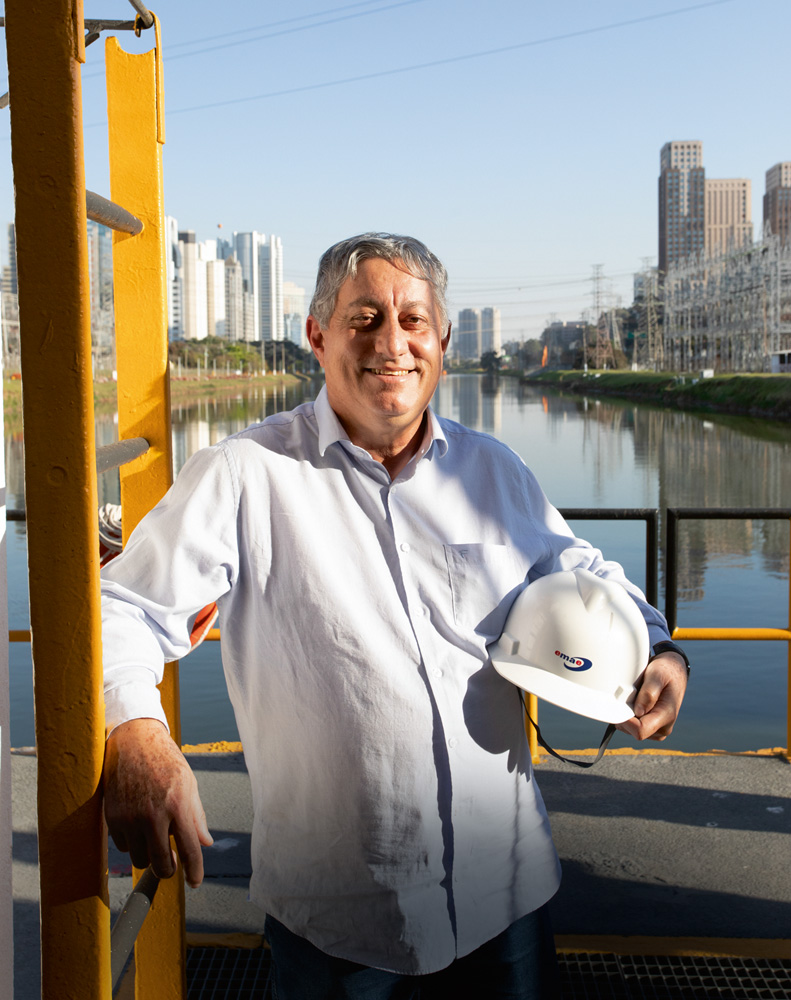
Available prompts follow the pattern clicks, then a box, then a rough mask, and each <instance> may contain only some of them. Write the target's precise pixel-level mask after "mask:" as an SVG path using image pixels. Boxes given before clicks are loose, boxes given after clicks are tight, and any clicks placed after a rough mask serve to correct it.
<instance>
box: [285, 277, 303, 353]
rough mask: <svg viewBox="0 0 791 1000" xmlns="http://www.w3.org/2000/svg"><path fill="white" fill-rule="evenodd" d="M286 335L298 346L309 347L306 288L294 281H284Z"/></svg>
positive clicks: (287, 338)
mask: <svg viewBox="0 0 791 1000" xmlns="http://www.w3.org/2000/svg"><path fill="white" fill-rule="evenodd" d="M283 320H284V324H285V325H284V336H285V338H286V340H290V341H291V342H292V343H293V344H296V345H297V347H302V348H303V349H304V348H307V346H308V343H307V338H306V337H305V289H304V288H300V286H299V285H296V284H294V282H293V281H284V282H283Z"/></svg>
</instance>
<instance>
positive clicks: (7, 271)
mask: <svg viewBox="0 0 791 1000" xmlns="http://www.w3.org/2000/svg"><path fill="white" fill-rule="evenodd" d="M7 234H8V264H6V265H5V267H4V268H3V279H2V290H3V292H4V293H6V294H7V293H8V292H10V293H11V294H12V295H16V294H17V284H16V229H15V227H14V223H13V222H9V223H8V230H7Z"/></svg>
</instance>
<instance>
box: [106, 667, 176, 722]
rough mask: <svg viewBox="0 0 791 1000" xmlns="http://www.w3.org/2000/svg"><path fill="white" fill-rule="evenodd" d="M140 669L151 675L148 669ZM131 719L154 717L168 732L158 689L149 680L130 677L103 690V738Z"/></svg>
mask: <svg viewBox="0 0 791 1000" xmlns="http://www.w3.org/2000/svg"><path fill="white" fill-rule="evenodd" d="M141 670H142V671H144V672H145V674H146V675H147V676H148V677H149V678H150V677H151V671H150V670H146V669H145V668H141ZM130 672H131V671H130ZM135 672H136V673H137V671H135ZM132 719H156V720H157V721H158V722H161V723H162V724H163V725H164V726H165V728H166V729H167V731H168V732H170V726H168V721H167V717H166V716H165V711H164V709H163V708H162V702H161V700H160V697H159V691H158V690H157V688H156V687H155V686H154V685H153V684H152V683H151V681H150V680H142V679H140V680H135V679H130V680H127V681H125V682H124V683H123V684H119V685H118V686H114V687H111V688H108V689H107V690H105V692H104V724H105V739H107V738H108V737H109V736H110V734H111V733H112V731H113V730H114V729H117V728H118V727H119V726H120V725H123V723H124V722H130V721H131V720H132Z"/></svg>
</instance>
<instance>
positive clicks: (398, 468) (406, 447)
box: [339, 412, 428, 480]
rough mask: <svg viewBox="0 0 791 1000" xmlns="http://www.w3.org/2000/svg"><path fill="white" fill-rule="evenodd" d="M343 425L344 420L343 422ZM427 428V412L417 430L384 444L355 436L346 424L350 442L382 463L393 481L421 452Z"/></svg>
mask: <svg viewBox="0 0 791 1000" xmlns="http://www.w3.org/2000/svg"><path fill="white" fill-rule="evenodd" d="M339 419H340V418H339ZM341 423H342V424H343V420H341ZM427 426H428V413H427V412H425V413H424V414H423V416H422V417H421V419H420V422H419V423H418V425H417V428H416V429H415V430H411V431H409V432H406V433H402V434H400V435H398V436H397V437H395V438H394V439H393V440H392V441H387V442H383V441H382V440H381V438H379V439H378V440H373V439H372V440H368V439H367V438H366V437H362V436H360V435H359V434H353V433H352V432H351V431H350V430H349V428H348V427H346V426H345V424H344V429H345V430H346V432H347V434H348V435H349V440H350V441H351V442H352V444H356V445H357V446H358V447H359V448H364V449H365V451H367V452H368V454H369V455H370V456H371V458H373V459H376V461H377V462H381V463H382V465H383V466H384V467H385V469H387V471H388V473H389V475H390V479H391V480H392V479H395V478H396V477H397V476H398V475H399V474H400V473H401V472H403V470H404V469H405V468H406V466H407V465H408V464H409V462H410V461H411V460H412V458H414V456H415V455H416V454H417V453H418V451H419V450H420V446H421V445H422V444H423V438H424V437H425V434H426V428H427Z"/></svg>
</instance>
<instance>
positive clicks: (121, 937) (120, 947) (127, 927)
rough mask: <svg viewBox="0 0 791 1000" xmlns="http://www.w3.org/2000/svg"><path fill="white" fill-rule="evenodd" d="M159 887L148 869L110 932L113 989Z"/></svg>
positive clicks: (157, 880)
mask: <svg viewBox="0 0 791 1000" xmlns="http://www.w3.org/2000/svg"><path fill="white" fill-rule="evenodd" d="M158 886H159V879H158V878H157V876H156V875H155V874H154V873H153V872H152V871H151V869H150V868H146V870H145V871H144V872H143V874H142V875H141V876H140V878H139V879H138V880H137V884H136V885H135V887H134V889H132V891H131V892H130V893H129V898H128V899H127V901H126V903H124V908H123V910H121V912H120V913H119V914H118V919H117V920H116V921H115V923H114V924H113V929H112V931H111V932H110V971H111V978H112V986H113V989H115V987H116V985H117V984H118V980H119V979H120V978H121V973H122V972H123V971H124V967H125V966H126V962H127V959H128V958H129V954H130V952H131V951H132V948H134V946H135V941H136V940H137V935H138V934H139V932H140V928H141V927H142V926H143V921H144V920H145V919H146V917H147V916H148V911H149V910H150V909H151V904H152V903H153V902H154V896H155V895H156V891H157V888H158Z"/></svg>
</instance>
